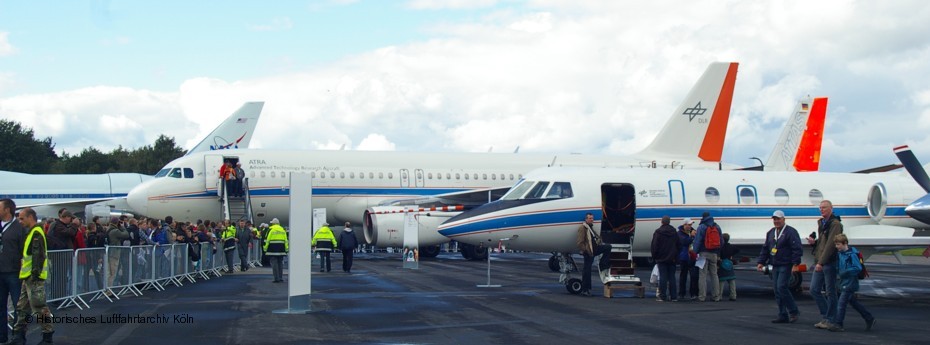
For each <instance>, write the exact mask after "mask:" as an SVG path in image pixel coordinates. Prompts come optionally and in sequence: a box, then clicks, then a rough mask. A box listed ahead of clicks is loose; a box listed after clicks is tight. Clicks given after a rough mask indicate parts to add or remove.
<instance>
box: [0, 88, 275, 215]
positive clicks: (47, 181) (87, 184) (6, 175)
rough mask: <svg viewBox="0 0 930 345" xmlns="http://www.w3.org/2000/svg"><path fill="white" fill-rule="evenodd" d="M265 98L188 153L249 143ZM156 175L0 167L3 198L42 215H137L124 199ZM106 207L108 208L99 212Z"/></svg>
mask: <svg viewBox="0 0 930 345" xmlns="http://www.w3.org/2000/svg"><path fill="white" fill-rule="evenodd" d="M263 106H264V102H247V103H245V104H243V105H242V107H240V108H239V109H238V110H236V111H235V112H234V113H233V114H232V115H230V116H229V117H228V118H226V120H224V121H223V122H222V123H221V124H220V125H219V126H218V127H216V129H214V130H213V131H212V132H210V134H208V135H207V136H206V137H204V139H203V140H201V141H200V143H198V144H197V145H196V146H194V147H193V148H191V149H190V150H189V151H188V152H187V154H188V155H190V154H196V153H199V152H204V151H212V150H222V149H231V148H237V147H238V148H246V147H248V145H249V143H250V141H251V139H252V133H253V132H254V131H255V126H256V125H257V124H258V118H259V116H260V115H261V111H262V107H263ZM185 174H191V171H185V170H182V169H177V170H171V169H162V170H161V171H159V172H158V173H157V174H155V176H154V177H162V176H174V177H182V176H183V175H185ZM152 178H153V176H151V175H145V174H139V173H109V174H23V173H17V172H10V171H0V181H3V185H2V186H0V198H9V199H12V200H13V201H14V202H16V206H17V207H18V208H23V207H31V208H33V209H34V210H35V211H36V213H37V214H38V215H39V217H40V218H42V217H53V216H57V214H58V210H59V209H61V208H67V209H69V210H70V211H72V212H73V213H75V214H77V215H79V216H80V215H82V214H84V213H85V212H87V211H88V210H90V208H88V206H91V205H96V206H97V207H93V208H94V209H95V211H93V212H90V213H93V214H94V215H100V216H110V213H111V212H114V213H118V214H121V213H132V212H131V211H130V210H129V205H128V204H127V203H126V202H125V197H126V196H127V195H128V194H129V191H130V190H132V188H134V187H136V186H138V185H140V184H142V183H143V182H145V181H148V180H151V179H152ZM100 207H103V208H104V209H105V210H106V212H105V214H103V212H102V211H100Z"/></svg>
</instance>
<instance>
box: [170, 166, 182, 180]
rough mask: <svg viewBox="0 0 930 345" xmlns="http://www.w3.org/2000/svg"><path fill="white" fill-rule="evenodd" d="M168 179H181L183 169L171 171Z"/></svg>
mask: <svg viewBox="0 0 930 345" xmlns="http://www.w3.org/2000/svg"><path fill="white" fill-rule="evenodd" d="M168 177H173V178H181V168H173V169H171V172H170V173H168Z"/></svg>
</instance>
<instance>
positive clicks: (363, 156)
mask: <svg viewBox="0 0 930 345" xmlns="http://www.w3.org/2000/svg"><path fill="white" fill-rule="evenodd" d="M736 71H737V63H713V64H711V65H710V66H709V67H708V68H707V70H706V71H705V72H704V74H703V75H702V76H701V78H700V79H699V80H698V82H697V84H695V86H694V87H693V88H692V89H691V91H690V92H689V93H688V95H687V97H686V98H685V100H684V101H683V102H682V103H681V105H679V106H678V108H677V109H676V110H675V112H673V115H672V117H671V119H669V121H668V122H667V123H666V125H665V126H664V127H663V129H662V130H661V132H660V133H659V135H658V136H657V137H656V138H655V140H654V141H653V142H652V144H650V145H649V146H648V147H647V148H646V150H644V151H643V152H641V153H639V154H636V155H633V156H629V157H618V156H606V155H590V156H589V155H574V154H569V155H555V154H529V153H520V154H501V153H408V152H360V151H280V150H226V151H221V152H201V153H196V154H191V155H188V156H185V157H182V158H179V159H177V160H175V161H173V162H171V163H169V164H168V165H167V166H166V167H165V168H166V169H172V170H173V169H180V170H183V171H190V172H191V173H190V174H186V175H184V176H183V178H156V179H154V180H151V181H147V182H146V183H143V184H142V185H139V186H138V187H136V188H135V189H133V190H132V191H131V192H130V193H129V197H128V201H129V204H130V206H131V207H132V209H133V210H135V211H136V212H138V213H140V214H145V215H148V216H152V217H159V218H161V217H165V216H169V215H170V216H173V217H174V218H175V219H179V220H194V219H198V218H206V219H219V218H223V217H228V216H229V214H230V212H227V210H228V203H229V200H230V199H229V198H225V199H224V202H223V203H218V202H216V200H217V199H218V196H219V194H220V190H221V189H220V188H218V187H219V186H220V185H219V179H218V174H217V171H218V170H219V167H220V164H222V162H224V161H233V162H240V163H242V166H243V168H244V170H245V171H246V174H247V175H248V179H249V181H248V185H249V191H248V195H249V200H248V201H247V202H246V204H247V206H250V207H251V214H252V215H254V219H253V221H255V222H259V221H268V220H270V219H272V218H278V219H280V220H281V221H282V222H283V223H286V222H287V218H288V192H289V187H290V186H289V183H290V182H289V179H288V178H287V177H288V175H289V174H290V173H308V174H310V175H311V176H312V177H313V179H314V197H313V202H314V207H323V208H326V209H327V217H328V218H329V219H328V221H329V222H330V223H332V224H337V223H341V222H343V221H351V222H354V223H356V224H358V223H362V220H363V214H364V213H365V210H366V208H368V207H372V206H376V205H379V204H381V203H383V202H386V201H391V200H398V199H411V198H418V197H425V196H430V197H436V196H441V195H447V194H450V193H462V192H465V191H470V190H482V192H481V193H484V194H487V192H486V190H487V189H489V188H495V187H496V188H501V189H506V188H507V187H509V186H511V185H513V184H514V183H515V182H516V181H517V180H519V179H520V178H521V177H522V174H523V173H525V172H527V171H530V170H532V169H534V168H538V167H544V166H560V165H573V166H613V167H639V166H653V167H667V168H676V169H681V168H696V169H697V168H702V169H718V168H720V157H721V156H722V151H723V140H724V136H725V134H726V125H727V121H728V117H729V110H730V103H731V101H732V95H733V88H734V85H735V82H736ZM459 196H460V195H459ZM484 201H485V202H486V201H487V199H484ZM482 203H483V202H482ZM385 230H387V229H385ZM366 232H367V231H366ZM395 235H399V234H397V233H393V232H387V231H385V232H384V233H382V232H381V231H380V230H379V231H378V232H370V233H366V237H367V239H368V240H369V242H370V243H373V244H376V245H378V246H387V245H391V244H390V243H391V241H393V240H394V239H395V238H396V237H395ZM430 236H431V237H430ZM420 241H421V243H429V241H440V242H433V243H434V244H438V243H441V242H442V241H446V239H445V238H444V237H442V236H439V235H438V234H436V233H435V231H433V232H432V233H431V234H421V239H420ZM422 254H427V255H428V254H429V251H425V252H423V253H422Z"/></svg>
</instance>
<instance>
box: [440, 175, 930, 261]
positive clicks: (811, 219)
mask: <svg viewBox="0 0 930 345" xmlns="http://www.w3.org/2000/svg"><path fill="white" fill-rule="evenodd" d="M928 186H930V184H928ZM557 190H571V193H570V194H568V195H565V194H560V193H558V192H553V191H557ZM926 193H927V192H926V191H923V190H922V189H921V188H920V186H918V184H917V183H916V182H915V180H914V178H911V177H910V176H908V175H907V174H905V173H903V172H887V173H875V174H856V173H824V172H804V173H801V172H760V171H740V170H737V171H713V170H669V169H660V170H647V169H612V168H567V167H551V168H541V169H538V170H535V171H533V172H530V173H527V174H526V176H525V177H524V179H523V180H521V181H520V183H518V184H517V185H515V186H514V187H513V188H511V189H510V191H509V192H507V194H505V195H504V196H503V197H502V198H501V200H498V201H495V202H492V203H489V204H486V205H483V206H480V207H477V208H474V209H471V210H468V211H465V212H463V213H461V214H460V215H458V216H456V217H453V218H450V219H449V220H447V221H446V222H444V223H443V224H441V225H439V228H438V229H439V233H440V234H442V235H444V236H447V237H449V238H450V239H454V240H457V241H460V242H463V243H469V244H473V245H477V244H486V245H487V244H490V245H497V243H498V241H500V240H501V239H507V247H508V248H510V249H515V250H528V251H549V252H564V253H572V252H577V248H576V244H575V240H576V237H577V232H576V231H577V229H578V226H579V224H580V223H581V222H582V221H583V220H584V217H585V214H586V213H589V212H590V213H592V214H594V216H595V219H596V222H597V223H598V225H599V226H598V228H605V229H608V230H609V229H618V228H624V227H625V228H630V227H632V228H634V229H635V230H636V231H635V233H636V235H635V236H634V240H633V254H634V256H635V257H649V256H650V250H649V246H650V243H651V239H652V233H653V231H654V230H655V229H656V228H658V227H659V225H660V220H661V218H662V216H665V215H668V216H670V217H671V218H672V219H673V224H675V225H676V226H677V225H678V224H681V222H682V220H683V219H684V218H692V219H695V222H697V220H699V219H701V215H702V213H703V212H705V211H706V212H710V214H711V216H712V217H714V219H715V220H716V222H717V223H718V224H720V226H721V229H722V231H723V232H725V233H729V234H730V236H731V237H730V243H731V244H734V245H737V246H744V247H746V248H745V250H743V251H742V252H743V253H744V254H746V255H754V254H756V253H757V252H758V250H759V249H760V248H761V245H762V243H763V240H764V237H765V233H766V231H768V230H769V229H770V228H772V219H771V216H772V214H773V212H774V211H775V210H782V211H784V213H785V215H786V216H787V217H786V219H787V223H788V225H791V226H793V227H795V228H796V229H798V231H799V232H800V233H801V235H802V236H805V235H807V234H808V233H810V232H812V231H814V230H816V228H817V225H816V221H817V219H819V218H820V214H819V209H818V206H819V204H820V202H821V201H822V200H825V199H828V200H830V201H832V202H833V205H834V213H835V214H836V215H839V216H840V217H841V218H842V221H843V224H844V233H846V234H847V235H848V236H849V238H850V243H851V244H852V245H854V246H856V247H857V248H859V249H860V251H861V252H862V253H863V255H865V256H868V255H871V254H873V253H875V252H876V251H887V250H899V249H902V248H914V247H925V246H928V245H930V237H914V236H913V234H914V229H926V228H928V223H924V222H921V221H919V220H917V219H915V218H911V217H909V216H908V214H906V213H905V208H906V207H907V206H908V204H909V203H911V202H912V201H914V200H917V199H918V198H920V197H922V196H924V195H925V194H926ZM916 212H920V210H917V211H916ZM924 212H926V211H924ZM805 258H807V259H810V255H805Z"/></svg>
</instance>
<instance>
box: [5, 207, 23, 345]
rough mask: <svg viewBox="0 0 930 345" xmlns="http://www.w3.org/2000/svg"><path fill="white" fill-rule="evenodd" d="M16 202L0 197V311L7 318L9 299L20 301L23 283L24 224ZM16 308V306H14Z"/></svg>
mask: <svg viewBox="0 0 930 345" xmlns="http://www.w3.org/2000/svg"><path fill="white" fill-rule="evenodd" d="M15 211H16V203H15V202H13V200H10V199H0V229H2V232H0V311H2V312H3V316H4V319H6V313H7V308H8V307H9V306H8V305H7V299H8V298H9V299H12V300H13V301H19V293H20V288H22V283H21V282H20V280H19V269H20V264H21V263H22V259H23V245H22V243H23V242H24V241H25V239H24V238H23V232H24V230H23V225H22V224H20V223H19V220H17V219H16V217H13V212H15ZM14 309H15V308H14ZM7 333H8V332H7V327H3V330H0V342H2V343H6V342H7V341H8V340H9V338H8V336H7Z"/></svg>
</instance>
